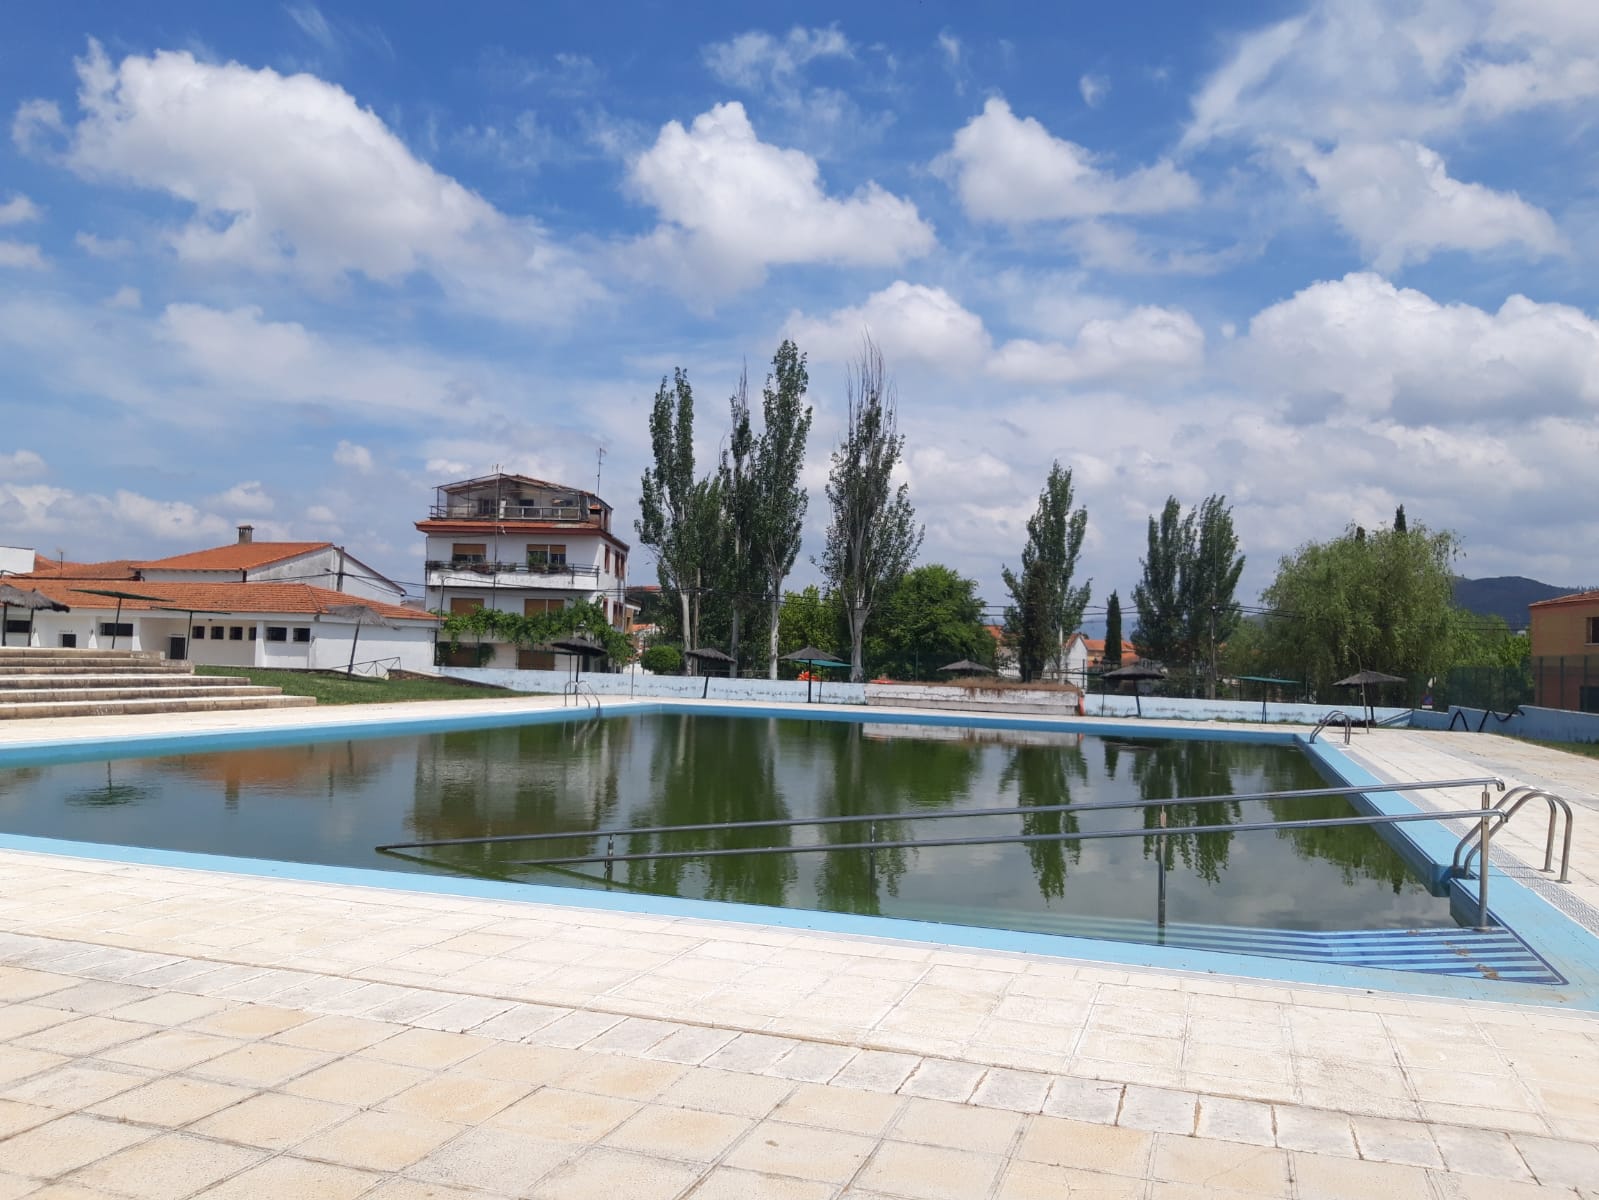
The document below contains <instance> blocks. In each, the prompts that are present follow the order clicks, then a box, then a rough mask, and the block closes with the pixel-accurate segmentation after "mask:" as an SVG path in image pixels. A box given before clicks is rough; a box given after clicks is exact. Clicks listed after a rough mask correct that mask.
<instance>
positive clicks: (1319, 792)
mask: <svg viewBox="0 0 1599 1200" xmlns="http://www.w3.org/2000/svg"><path fill="white" fill-rule="evenodd" d="M1467 787H1469V788H1480V789H1482V803H1481V805H1480V806H1479V807H1477V808H1467V809H1456V810H1448V811H1441V812H1434V811H1422V810H1417V811H1415V812H1408V813H1376V814H1365V815H1362V816H1353V817H1317V818H1314V819H1309V820H1294V821H1243V822H1238V823H1235V824H1231V825H1182V826H1166V825H1164V824H1162V825H1160V826H1158V827H1156V828H1153V829H1150V828H1136V829H1095V830H1089V831H1086V832H1070V833H1009V834H985V835H977V836H967V837H941V838H887V839H880V838H879V837H878V836H877V827H878V825H879V824H880V823H887V822H891V821H907V822H909V821H938V820H954V819H959V818H963V817H964V818H973V817H1005V816H1024V817H1025V816H1040V815H1043V814H1047V813H1083V812H1109V811H1117V810H1121V811H1126V810H1129V809H1145V808H1159V809H1161V810H1162V816H1163V817H1164V811H1165V809H1166V808H1168V807H1170V806H1172V805H1177V804H1218V803H1239V802H1244V801H1251V800H1298V799H1304V798H1308V797H1312V796H1355V795H1363V794H1371V793H1375V792H1418V791H1443V790H1447V789H1451V788H1467ZM1490 788H1493V789H1496V790H1498V791H1500V792H1503V791H1504V790H1505V783H1504V780H1502V779H1498V778H1495V777H1493V776H1484V777H1481V778H1475V779H1433V780H1425V781H1421V782H1417V783H1380V784H1361V785H1358V786H1350V787H1320V788H1304V789H1300V790H1298V791H1284V792H1247V793H1240V794H1235V795H1231V796H1182V797H1176V798H1174V799H1169V800H1111V801H1099V802H1089V803H1084V804H1038V805H1019V806H1015V807H1006V808H949V809H934V810H929V811H924V812H888V813H854V814H849V815H844V816H831V817H782V818H776V819H772V820H762V821H718V822H710V823H706V824H699V825H643V826H635V827H632V828H619V829H592V830H558V831H551V832H544V833H510V834H496V835H491V836H487V837H469V838H435V839H431V840H428V841H420V842H390V843H388V844H387V845H383V846H377V847H375V849H376V850H377V851H378V852H380V853H386V854H399V855H401V856H402V857H408V858H415V857H416V856H414V855H407V854H405V853H404V852H405V851H408V850H425V849H435V848H437V847H440V846H486V845H491V844H496V843H510V842H553V841H565V840H570V839H572V838H589V839H597V838H604V839H605V850H604V852H603V853H599V854H563V855H555V856H550V857H545V858H521V859H511V860H508V861H506V862H504V863H502V864H500V865H501V866H508V867H530V868H539V867H572V866H580V865H583V864H586V863H598V864H603V865H604V867H605V869H606V872H607V877H609V872H610V870H611V867H612V866H614V865H615V864H616V863H619V862H656V861H661V860H665V859H683V858H725V857H730V856H733V855H740V854H816V853H824V852H829V851H836V850H865V851H866V852H867V853H868V854H875V853H876V852H877V851H879V850H900V849H911V850H915V849H927V848H932V847H938V846H988V845H1002V844H1006V843H1013V842H1020V843H1029V844H1030V843H1035V842H1088V841H1097V840H1100V839H1104V838H1129V837H1141V838H1165V837H1175V836H1180V835H1186V834H1206V833H1248V832H1253V831H1256V830H1292V829H1333V828H1339V827H1342V826H1351V825H1354V826H1360V825H1366V826H1381V825H1401V824H1408V823H1410V822H1417V821H1459V820H1471V821H1475V822H1477V828H1476V830H1475V831H1474V833H1473V834H1468V835H1467V837H1468V838H1470V837H1473V836H1475V837H1476V838H1477V840H1478V848H1479V849H1481V850H1483V851H1486V850H1487V849H1488V847H1489V846H1490V844H1491V841H1492V838H1493V833H1494V830H1495V829H1496V828H1497V827H1498V826H1501V825H1503V824H1504V822H1505V821H1507V820H1508V819H1509V818H1510V816H1511V814H1512V813H1514V812H1515V811H1516V810H1517V809H1519V808H1520V807H1521V805H1522V804H1524V803H1526V801H1527V800H1530V799H1533V798H1534V796H1538V795H1541V796H1545V798H1547V799H1549V800H1550V801H1551V811H1553V808H1554V807H1555V806H1556V805H1557V804H1558V805H1559V806H1560V807H1561V808H1562V809H1563V810H1564V811H1565V813H1566V818H1567V821H1566V846H1567V849H1568V851H1569V848H1570V843H1571V821H1570V818H1571V810H1570V806H1569V805H1566V803H1565V801H1563V800H1560V799H1559V797H1549V796H1548V794H1547V793H1542V792H1535V791H1533V789H1518V790H1517V792H1514V793H1510V794H1509V795H1507V796H1505V797H1504V798H1503V799H1501V801H1500V803H1499V805H1493V804H1490V803H1489V789H1490ZM1523 791H1524V792H1528V793H1531V794H1526V795H1522V794H1518V793H1521V792H1523ZM1512 796H1514V797H1515V799H1514V801H1513V802H1512V805H1511V807H1509V808H1505V807H1503V806H1504V804H1505V801H1507V800H1511V797H1512ZM827 825H864V826H866V831H867V840H866V841H864V842H860V841H856V842H825V843H811V844H805V845H788V846H739V847H706V848H697V849H690V850H638V851H628V850H624V851H622V852H620V853H618V851H617V848H616V839H617V838H618V837H641V836H646V835H660V836H670V835H673V834H683V833H708V832H719V831H721V832H733V831H743V830H753V829H774V830H791V829H798V828H803V827H807V826H827ZM1549 837H1550V846H1551V848H1552V846H1553V839H1554V827H1553V824H1552V823H1551V826H1550V834H1549ZM1464 844H1465V839H1463V840H1462V846H1464ZM1461 852H1462V851H1461V850H1460V849H1457V851H1456V856H1455V859H1456V861H1455V865H1454V867H1453V869H1452V870H1451V873H1450V876H1449V877H1450V878H1460V877H1462V876H1463V875H1464V873H1465V866H1464V865H1463V864H1462V863H1461V862H1460V854H1461ZM1470 857H1471V856H1470V855H1467V858H1466V862H1467V863H1468V864H1469V862H1470ZM426 861H432V860H426ZM1484 861H1486V855H1485V859H1484ZM435 865H447V864H435ZM1546 866H1547V864H1546ZM1488 874H1489V873H1488V872H1487V871H1479V872H1478V873H1477V928H1478V929H1487V928H1489V927H1490V921H1489V917H1488ZM1565 881H1566V878H1565V873H1564V864H1562V873H1561V882H1565Z"/></svg>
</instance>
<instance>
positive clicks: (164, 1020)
mask: <svg viewBox="0 0 1599 1200" xmlns="http://www.w3.org/2000/svg"><path fill="white" fill-rule="evenodd" d="M137 990H138V991H140V992H143V993H144V998H143V999H139V1000H134V1001H133V1002H132V1003H129V1004H124V1005H122V1006H121V1007H119V1008H116V1009H113V1010H111V1011H110V1012H108V1013H107V1015H108V1016H113V1017H115V1018H116V1019H117V1020H119V1021H140V1022H143V1023H144V1024H147V1025H161V1026H167V1027H170V1026H173V1025H186V1024H188V1023H189V1022H190V1021H198V1020H199V1019H200V1018H201V1017H208V1016H210V1015H211V1014H212V1013H218V1012H222V1011H223V1010H224V1009H226V1008H228V1007H229V1004H228V1002H227V1001H226V1000H218V999H215V998H213V997H210V996H187V995H184V994H183V993H182V992H168V991H163V992H158V993H154V994H152V993H151V991H150V990H149V989H148V988H139V989H137Z"/></svg>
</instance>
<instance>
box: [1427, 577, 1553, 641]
mask: <svg viewBox="0 0 1599 1200" xmlns="http://www.w3.org/2000/svg"><path fill="white" fill-rule="evenodd" d="M1580 590H1581V589H1580V588H1574V587H1556V586H1555V585H1554V584H1552V583H1539V582H1538V581H1537V580H1536V579H1527V578H1525V577H1524V576H1521V575H1496V576H1494V577H1493V578H1491V579H1457V580H1455V603H1456V604H1458V605H1459V606H1460V607H1461V608H1464V609H1466V610H1467V611H1468V612H1474V613H1477V614H1478V615H1479V616H1495V617H1503V618H1504V619H1505V622H1506V624H1508V625H1509V626H1510V628H1511V629H1514V630H1521V629H1525V628H1527V625H1528V623H1529V622H1530V620H1531V618H1530V617H1529V616H1528V615H1527V605H1529V604H1532V603H1533V602H1534V601H1537V600H1548V599H1551V598H1552V597H1554V596H1564V595H1567V594H1568V593H1571V592H1575V591H1580Z"/></svg>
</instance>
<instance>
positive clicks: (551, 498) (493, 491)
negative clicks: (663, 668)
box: [416, 474, 628, 669]
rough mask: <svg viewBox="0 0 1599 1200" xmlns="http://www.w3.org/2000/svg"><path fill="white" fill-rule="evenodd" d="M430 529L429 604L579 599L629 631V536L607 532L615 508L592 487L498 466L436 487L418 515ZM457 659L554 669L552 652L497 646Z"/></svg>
mask: <svg viewBox="0 0 1599 1200" xmlns="http://www.w3.org/2000/svg"><path fill="white" fill-rule="evenodd" d="M416 527H417V529H418V530H419V531H420V532H421V533H422V534H423V535H425V536H426V538H427V548H426V551H425V560H426V561H425V570H426V575H425V580H426V590H425V592H424V605H425V607H427V608H428V609H430V610H436V611H442V612H446V613H461V612H471V611H472V610H474V609H479V608H494V609H498V610H500V611H502V612H511V613H518V614H521V615H528V616H531V615H535V614H538V613H544V612H548V611H550V610H551V609H558V608H565V607H567V606H569V605H572V604H577V603H580V602H589V603H593V604H597V605H599V606H600V608H601V609H602V611H603V612H604V613H605V619H606V620H607V621H608V622H609V623H610V624H611V626H612V627H613V628H615V629H618V630H623V631H625V630H626V629H627V619H628V618H627V613H628V606H627V603H626V601H625V598H624V589H625V587H626V581H627V555H628V544H627V543H626V542H624V541H622V540H621V539H620V538H618V537H617V536H616V535H615V534H614V533H612V532H611V506H610V505H609V504H606V503H605V501H603V500H601V499H600V498H599V497H598V496H596V495H594V494H593V493H592V492H586V491H583V490H582V489H580V488H572V487H566V486H565V485H563V484H558V483H547V482H545V481H544V480H540V479H530V478H529V477H527V476H526V475H507V474H496V475H488V476H484V477H483V478H481V479H467V480H463V481H462V482H460V483H447V484H444V485H442V486H440V487H439V488H437V489H436V492H435V496H434V503H433V507H432V510H431V511H430V512H429V514H428V518H427V519H426V520H425V521H418V522H417V523H416ZM486 652H487V654H488V657H487V658H486V659H484V660H482V661H480V660H479V658H478V652H477V648H476V647H475V646H473V647H464V646H463V647H462V648H461V649H460V651H459V652H458V653H457V654H456V655H455V656H453V657H452V658H451V660H450V662H451V665H454V666H468V667H475V666H479V665H482V666H497V667H511V666H517V667H524V668H546V669H547V668H550V667H553V666H555V665H556V663H555V658H556V656H554V655H552V654H549V653H545V652H540V651H534V650H515V648H514V647H511V646H508V645H504V644H496V645H489V646H488V647H487V649H486Z"/></svg>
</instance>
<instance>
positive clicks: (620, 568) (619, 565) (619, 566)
mask: <svg viewBox="0 0 1599 1200" xmlns="http://www.w3.org/2000/svg"><path fill="white" fill-rule="evenodd" d="M626 578H627V559H626V558H624V557H622V554H621V552H620V551H618V552H617V555H616V581H617V582H618V583H620V582H622V580H624V579H626Z"/></svg>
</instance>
